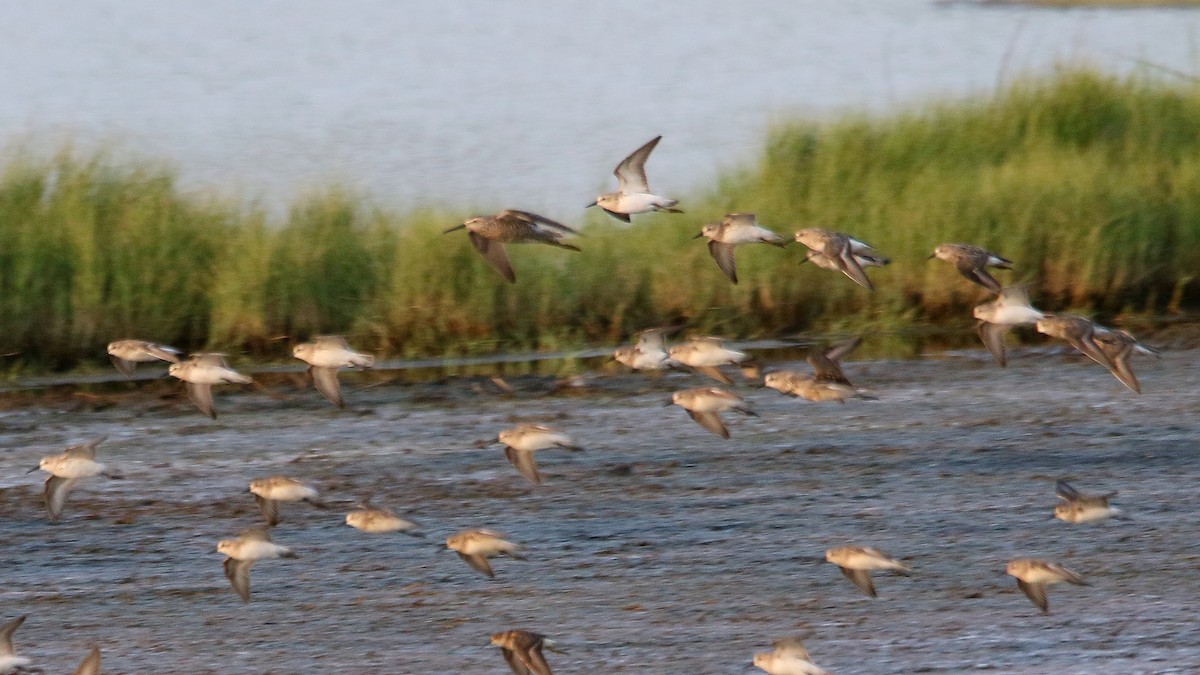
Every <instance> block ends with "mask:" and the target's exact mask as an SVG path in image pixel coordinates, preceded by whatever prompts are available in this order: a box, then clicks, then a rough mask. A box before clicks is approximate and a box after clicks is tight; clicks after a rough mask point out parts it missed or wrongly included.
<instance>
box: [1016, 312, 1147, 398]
mask: <svg viewBox="0 0 1200 675" xmlns="http://www.w3.org/2000/svg"><path fill="white" fill-rule="evenodd" d="M1037 329H1038V332H1039V333H1044V334H1046V335H1049V336H1050V337H1056V338H1060V339H1063V340H1066V341H1067V343H1068V344H1070V345H1071V346H1072V347H1074V348H1075V349H1077V350H1079V351H1080V352H1082V353H1084V354H1086V355H1087V356H1088V357H1089V358H1091V359H1092V360H1093V361H1095V362H1096V363H1099V364H1100V365H1102V366H1104V367H1105V368H1108V372H1110V373H1112V374H1113V376H1114V377H1116V378H1117V379H1118V380H1120V382H1121V383H1122V384H1124V385H1125V386H1126V387H1129V389H1131V390H1132V391H1134V392H1135V393H1138V394H1140V393H1142V386H1141V384H1140V383H1138V380H1137V377H1136V376H1135V375H1134V374H1133V370H1132V369H1131V368H1130V366H1129V357H1130V356H1132V355H1133V354H1134V352H1141V353H1145V354H1157V352H1155V351H1154V350H1152V349H1149V348H1147V347H1144V346H1142V345H1141V344H1139V343H1138V341H1137V340H1135V339H1134V338H1133V336H1132V335H1130V334H1129V333H1128V332H1126V331H1123V330H1119V329H1112V328H1105V327H1104V326H1101V325H1099V324H1096V323H1095V322H1093V321H1092V320H1091V319H1087V318H1084V317H1082V316H1076V315H1073V314H1057V315H1055V314H1047V315H1045V316H1044V317H1042V318H1041V319H1039V320H1038V322H1037Z"/></svg>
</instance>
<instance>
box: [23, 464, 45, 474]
mask: <svg viewBox="0 0 1200 675" xmlns="http://www.w3.org/2000/svg"><path fill="white" fill-rule="evenodd" d="M41 468H42V467H40V466H35V467H33V468H32V469H30V470H28V471H26V472H25V475H26V476H28V475H29V474H31V473H33V472H34V471H37V470H38V469H41Z"/></svg>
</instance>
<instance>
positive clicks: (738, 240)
mask: <svg viewBox="0 0 1200 675" xmlns="http://www.w3.org/2000/svg"><path fill="white" fill-rule="evenodd" d="M700 237H707V238H708V252H709V253H710V254H711V255H712V257H713V260H715V261H717V267H720V268H721V271H722V272H724V273H725V276H727V277H729V280H730V281H732V282H733V283H735V284H736V283H737V282H738V279H737V262H736V261H735V260H734V257H733V254H734V251H735V250H736V248H737V246H738V245H739V244H755V243H764V244H774V245H775V246H778V247H780V248H783V247H785V246H787V245H788V243H789V242H788V240H787V239H785V238H783V237H781V236H779V235H778V234H776V233H774V232H772V231H770V230H768V229H767V228H765V227H761V226H760V225H759V224H758V220H757V219H755V217H754V214H753V213H731V214H729V215H727V216H725V219H724V220H722V221H721V222H719V223H708V224H707V225H705V226H704V227H703V228H701V230H700V234H697V235H696V236H695V237H693V239H699V238H700Z"/></svg>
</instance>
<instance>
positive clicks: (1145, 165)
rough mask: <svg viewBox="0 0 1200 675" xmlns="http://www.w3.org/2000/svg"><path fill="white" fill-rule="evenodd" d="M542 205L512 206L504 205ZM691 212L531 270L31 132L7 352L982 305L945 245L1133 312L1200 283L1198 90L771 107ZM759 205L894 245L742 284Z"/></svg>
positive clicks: (63, 362) (1017, 88) (955, 314)
mask: <svg viewBox="0 0 1200 675" xmlns="http://www.w3.org/2000/svg"><path fill="white" fill-rule="evenodd" d="M508 206H515V207H519V206H520V205H519V204H511V205H509V204H498V205H495V206H494V207H493V208H494V210H499V209H501V208H505V207H508ZM683 206H684V208H685V209H686V211H687V213H686V214H684V215H681V216H675V215H648V216H638V217H636V218H635V220H636V223H635V224H634V225H633V226H631V227H626V226H620V225H618V224H617V223H616V222H615V221H612V220H609V219H607V218H606V217H605V216H603V215H602V214H592V213H590V212H589V213H582V212H581V213H580V214H579V220H577V221H574V222H570V221H568V224H570V225H573V226H578V227H581V228H582V231H583V234H584V236H583V237H582V238H580V239H579V240H578V241H577V242H576V243H577V244H578V245H579V246H580V247H581V248H582V249H583V251H582V252H581V253H575V252H571V251H564V250H561V249H553V248H550V247H545V246H536V245H524V246H510V247H509V254H510V257H511V258H512V260H513V265H514V268H515V269H516V272H517V277H518V278H517V283H516V284H515V285H510V284H507V283H504V281H503V280H502V279H501V278H500V277H499V275H497V274H496V273H495V272H494V271H493V270H492V269H491V268H490V267H488V266H487V265H486V264H485V263H484V262H483V260H482V259H481V258H480V257H479V256H478V255H477V254H476V252H475V251H474V250H473V249H472V248H471V246H470V244H469V243H468V241H467V237H466V236H465V234H464V233H463V232H462V231H459V232H453V233H450V234H442V231H443V230H445V229H446V228H448V227H450V226H452V225H455V224H457V223H459V222H461V221H462V220H463V219H464V218H466V217H468V216H469V215H472V214H470V213H467V212H465V211H462V210H458V209H453V208H449V207H447V208H444V209H436V210H421V211H407V212H399V211H393V210H388V209H386V208H384V207H383V206H381V205H379V204H377V203H373V202H372V200H370V199H369V198H367V197H365V196H363V195H360V194H357V193H355V192H354V191H353V190H349V189H346V188H343V187H331V188H329V189H327V190H324V191H320V192H315V193H312V194H309V195H306V196H304V197H301V198H299V199H297V200H296V201H295V203H294V204H292V206H291V208H290V209H289V210H288V212H287V214H286V216H285V217H282V218H272V217H270V216H268V215H267V214H266V213H265V212H264V211H262V210H261V209H258V208H255V207H253V206H246V205H244V204H239V203H237V202H234V201H232V200H222V199H219V198H211V197H203V196H196V195H194V194H190V193H187V192H185V191H184V190H181V189H180V188H179V187H178V185H177V182H176V179H175V175H174V172H173V171H172V170H171V169H170V168H168V167H165V166H161V165H158V164H155V163H152V162H144V163H138V162H134V163H133V164H129V163H128V162H125V163H117V162H114V161H112V160H111V159H110V158H109V157H107V156H106V155H104V154H99V155H96V156H90V157H81V156H79V155H77V154H74V153H72V152H70V151H63V152H62V153H60V154H59V155H57V156H55V157H52V158H49V159H39V158H37V157H36V156H34V155H30V154H23V153H20V152H15V153H10V156H9V159H8V160H7V164H6V165H5V166H4V167H3V168H2V169H0V326H2V327H3V330H2V332H0V352H2V353H4V354H6V356H5V361H4V363H6V364H8V366H9V370H10V371H11V370H21V369H48V368H50V369H57V368H67V367H72V366H76V365H79V364H80V363H81V362H83V363H96V362H99V361H101V360H102V358H103V350H104V344H105V343H107V342H108V341H110V340H112V339H115V338H122V337H141V338H146V339H153V340H158V341H162V342H166V343H170V344H175V345H176V346H179V347H182V348H185V349H201V348H206V349H220V350H226V351H231V352H237V351H248V352H250V353H252V354H255V355H257V356H274V357H279V358H283V357H285V355H286V354H287V353H288V349H287V345H288V344H290V343H291V342H294V341H297V340H300V339H305V338H307V337H309V336H312V335H316V334H321V333H342V334H346V335H348V336H349V337H350V338H351V339H352V341H353V342H354V343H355V344H356V345H357V346H359V347H360V348H362V349H366V350H372V351H375V352H377V353H379V354H380V355H381V356H403V357H415V356H428V355H479V354H488V353H493V352H498V351H504V350H552V349H561V348H568V347H575V346H581V345H583V344H613V343H616V342H618V341H620V340H623V339H625V338H627V337H628V336H629V335H630V334H632V333H634V332H636V331H637V330H639V329H641V328H645V327H648V326H656V325H675V324H687V325H688V326H689V327H690V329H691V330H693V331H695V332H711V333H716V334H721V335H725V336H729V337H768V336H783V335H790V334H793V333H796V332H799V331H835V330H836V331H863V330H866V331H880V330H894V329H898V328H902V327H904V326H909V325H925V324H928V323H947V324H952V325H962V326H969V325H970V323H971V321H970V313H969V310H970V307H971V306H972V305H973V304H976V303H978V302H980V301H982V300H984V299H986V293H984V292H982V291H981V290H979V289H977V288H976V287H974V286H972V285H971V284H969V283H968V282H966V281H965V280H964V279H962V278H961V277H959V276H958V275H957V273H955V272H954V270H953V269H951V268H950V267H949V266H948V265H946V264H945V263H942V262H940V261H930V262H927V261H926V257H927V256H928V255H929V253H930V252H931V251H932V250H933V247H934V246H935V245H937V244H938V243H941V242H946V241H960V242H969V243H974V244H978V245H982V246H985V247H988V248H990V249H992V250H994V251H997V252H999V253H1000V254H1002V255H1005V256H1007V257H1009V258H1011V259H1013V260H1014V261H1016V270H1015V271H1014V272H1013V273H1005V272H1000V273H999V274H1000V275H1002V278H1004V279H1006V280H1025V281H1028V282H1030V284H1031V289H1032V293H1031V294H1032V296H1033V299H1034V302H1035V304H1037V305H1038V306H1040V307H1043V308H1045V309H1049V310H1064V309H1071V310H1077V311H1085V312H1095V313H1098V314H1099V315H1100V316H1101V317H1102V318H1105V319H1106V320H1107V319H1115V318H1120V317H1119V316H1118V315H1128V314H1160V313H1164V312H1177V311H1182V310H1185V309H1193V308H1195V306H1196V305H1197V303H1198V302H1200V295H1198V291H1200V286H1198V284H1197V281H1196V278H1195V277H1196V274H1197V270H1200V90H1198V89H1197V88H1196V86H1195V85H1193V84H1190V83H1180V82H1177V81H1164V80H1156V79H1153V78H1151V77H1149V76H1146V75H1134V76H1126V77H1118V76H1110V75H1104V74H1100V73H1096V72H1092V71H1088V70H1081V69H1063V70H1060V71H1057V72H1055V73H1054V74H1052V75H1049V76H1042V77H1031V78H1027V79H1021V80H1018V81H1015V82H1014V83H1012V84H1010V85H1007V86H1005V87H1004V88H1003V89H1002V90H1000V91H997V92H996V93H994V94H993V95H991V96H987V97H977V98H971V99H965V100H955V101H942V102H936V103H932V104H927V105H921V106H916V107H912V108H909V109H905V110H900V111H895V112H892V113H889V114H883V115H866V114H854V113H848V114H845V115H843V116H841V117H838V118H835V119H830V120H820V121H816V120H799V121H795V122H791V123H787V124H782V125H779V126H777V127H776V128H775V129H773V130H772V131H771V132H770V133H769V134H768V137H767V138H766V139H765V141H764V149H763V151H762V153H761V156H760V157H759V158H758V159H757V161H756V162H754V163H753V164H752V165H751V166H749V167H747V168H744V169H740V170H736V171H731V172H728V173H727V174H726V175H724V176H722V177H721V179H720V181H719V182H718V185H717V186H716V187H714V188H712V189H711V190H709V191H707V192H704V193H699V194H696V195H694V196H693V197H691V198H689V199H685V200H684V202H683ZM733 211H754V212H756V213H757V214H758V215H759V221H760V222H761V223H762V224H763V225H765V226H767V227H771V228H773V229H775V230H776V231H779V232H780V233H787V234H790V233H791V232H792V231H794V230H795V229H798V228H800V227H807V226H822V227H828V228H832V229H838V230H843V231H846V232H850V233H852V234H854V235H856V236H857V237H859V238H861V239H863V240H865V241H868V242H870V243H872V244H874V245H875V246H876V247H877V248H878V249H879V251H880V252H881V253H883V254H885V255H887V256H889V257H891V258H892V259H893V264H892V265H891V266H889V267H887V268H884V269H872V270H870V275H871V277H872V278H873V279H874V280H875V281H876V284H877V290H876V291H875V292H874V293H868V292H866V291H865V290H864V289H861V288H859V287H858V286H856V285H855V284H853V283H851V282H850V281H849V280H848V279H846V278H845V277H843V276H842V275H839V274H834V273H832V272H828V271H824V270H819V269H816V268H814V267H813V266H811V265H801V264H800V260H801V259H802V250H801V249H800V247H799V246H798V245H793V246H791V247H789V248H788V249H783V250H781V249H778V248H775V247H769V246H748V247H743V248H742V250H740V251H739V252H738V268H739V276H740V277H741V283H740V284H738V285H737V286H734V285H732V284H730V283H729V282H728V281H727V280H726V279H725V277H724V276H723V275H722V274H721V273H720V271H719V270H718V269H717V267H716V265H715V264H714V263H713V262H712V260H711V258H709V256H708V252H707V248H706V246H705V244H704V241H703V240H693V239H692V237H693V235H695V234H696V233H697V232H699V229H700V225H701V224H702V223H703V222H705V221H710V220H714V219H717V218H719V217H720V216H721V215H722V214H724V213H727V212H733Z"/></svg>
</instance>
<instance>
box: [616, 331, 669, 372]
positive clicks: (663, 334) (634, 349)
mask: <svg viewBox="0 0 1200 675" xmlns="http://www.w3.org/2000/svg"><path fill="white" fill-rule="evenodd" d="M674 330H675V329H674V328H647V329H646V330H644V331H642V332H640V333H638V339H637V342H636V343H634V344H632V345H624V346H621V347H617V348H616V349H615V350H613V359H615V360H616V361H617V362H618V363H621V364H623V365H626V366H628V367H630V368H633V369H634V370H649V371H656V370H664V369H666V368H670V367H671V366H672V365H673V364H674V362H673V361H671V358H670V355H668V354H667V334H668V333H670V332H672V331H674Z"/></svg>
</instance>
